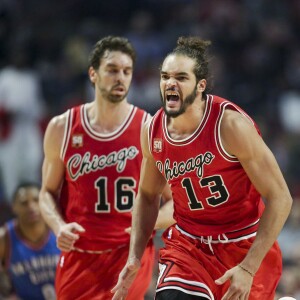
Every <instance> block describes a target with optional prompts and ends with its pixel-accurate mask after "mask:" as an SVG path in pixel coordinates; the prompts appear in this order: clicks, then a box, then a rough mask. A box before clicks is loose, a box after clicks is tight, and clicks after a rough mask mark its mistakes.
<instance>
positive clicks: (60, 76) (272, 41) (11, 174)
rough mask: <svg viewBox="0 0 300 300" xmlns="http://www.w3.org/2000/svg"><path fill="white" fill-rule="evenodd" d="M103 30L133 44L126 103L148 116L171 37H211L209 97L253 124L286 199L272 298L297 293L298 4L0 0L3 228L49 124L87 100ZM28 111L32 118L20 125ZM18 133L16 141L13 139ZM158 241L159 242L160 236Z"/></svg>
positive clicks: (271, 0)
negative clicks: (232, 106) (23, 78)
mask: <svg viewBox="0 0 300 300" xmlns="http://www.w3.org/2000/svg"><path fill="white" fill-rule="evenodd" d="M106 35H122V36H125V37H127V38H128V39H129V40H130V41H131V42H132V43H133V45H134V46H135V48H136V50H137V54H138V59H137V62H136V66H135V70H134V75H133V83H132V85H131V88H130V93H129V95H128V99H129V101H130V102H132V103H134V104H135V105H137V106H139V107H141V108H144V109H146V110H147V111H148V112H150V113H151V114H154V113H155V112H156V111H157V109H158V108H159V107H160V95H159V67H160V64H161V63H162V59H163V57H164V56H165V55H166V54H167V53H168V52H169V51H170V50H171V48H172V47H173V46H174V45H175V42H176V40H177V38H178V37H179V36H181V35H185V36H187V35H191V36H199V37H202V38H204V39H208V40H211V41H212V48H211V49H212V52H213V57H212V60H211V68H212V73H213V75H214V77H213V84H214V86H213V90H212V92H213V94H216V95H220V96H222V97H224V98H227V99H229V100H231V101H233V102H235V103H236V104H238V105H239V106H241V107H242V108H243V109H244V110H245V111H246V112H247V113H249V114H250V115H251V116H252V117H253V118H254V120H255V121H256V122H257V123H258V124H259V126H260V128H261V130H262V135H263V137H264V140H265V141H266V143H267V144H268V146H269V147H270V149H271V150H272V151H273V153H274V155H275V157H276V159H277V161H278V163H279V165H280V167H281V170H282V172H283V174H284V176H285V179H286V181H287V183H288V185H289V188H290V191H291V194H292V196H293V199H294V203H293V208H292V211H291V214H290V217H289V219H288V221H287V223H286V225H285V227H284V229H283V231H282V232H281V234H280V236H279V243H280V246H281V249H282V253H283V258H284V269H283V275H282V278H281V281H280V284H279V286H278V292H277V294H278V295H277V296H278V297H277V298H280V297H281V296H283V295H289V296H292V297H295V298H296V299H300V163H299V161H300V1H299V0H287V1H281V0H210V1H204V0H160V1H158V0H119V1H117V0H109V1H102V0H63V1H58V0H42V1H40V0H1V1H0V205H1V208H0V222H1V224H0V225H3V224H4V222H5V221H6V220H8V219H9V218H10V217H11V209H10V203H11V196H12V191H13V190H14V188H15V187H16V185H17V184H18V182H19V181H22V180H25V179H27V178H28V177H30V178H31V179H34V180H36V181H40V180H41V178H40V176H41V175H40V169H41V162H42V136H43V134H44V130H45V127H46V125H47V123H48V122H49V120H50V119H51V118H52V117H53V116H54V115H57V114H60V113H63V112H64V111H65V110H66V109H67V108H69V107H71V106H74V105H76V104H80V103H85V102H88V101H91V100H92V99H93V88H92V86H91V84H90V82H89V80H88V76H87V57H88V54H89V52H90V50H91V47H92V45H93V44H94V43H95V42H96V41H97V40H98V39H100V38H102V37H104V36H106ZM12 66H18V68H19V70H20V72H23V71H24V72H28V74H29V75H28V76H29V77H30V76H32V77H30V78H32V80H34V82H35V86H34V87H32V86H30V83H29V86H23V85H21V84H18V75H17V74H14V75H12V74H10V73H9V70H10V68H11V67H12ZM7 74H10V76H13V77H12V78H11V82H10V88H11V93H12V94H16V99H15V101H11V102H9V103H6V101H5V92H4V91H3V85H5V84H7V83H6V80H7ZM13 78H14V79H13ZM31 89H34V92H33V93H32V90H31ZM29 94H30V95H34V96H30V97H29ZM28 116H30V118H28V119H30V124H28V126H25V127H24V126H23V125H21V126H20V125H19V124H22V123H21V122H19V121H20V120H22V119H24V118H26V117H28ZM15 130H16V132H18V135H19V136H20V137H22V140H18V138H17V137H16V139H13V138H12V135H13V132H14V131H15ZM9 143H10V144H11V145H10V146H9V147H8V146H7V144H9ZM20 166H25V170H26V171H25V172H24V169H22V168H20ZM156 242H157V248H158V247H160V246H161V242H160V232H159V233H158V235H157V238H156ZM153 274H154V275H153V283H152V285H151V287H150V289H149V292H148V296H147V299H153V293H154V288H155V284H156V281H155V280H156V276H157V270H156V268H155V270H154V272H153ZM270 276H271V275H270ZM277 298H276V299H277ZM0 299H1V296H0Z"/></svg>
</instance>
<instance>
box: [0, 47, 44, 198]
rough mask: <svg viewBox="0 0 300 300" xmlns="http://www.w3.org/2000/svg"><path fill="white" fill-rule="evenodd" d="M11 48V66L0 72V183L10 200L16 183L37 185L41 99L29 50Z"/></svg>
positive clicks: (40, 143)
mask: <svg viewBox="0 0 300 300" xmlns="http://www.w3.org/2000/svg"><path fill="white" fill-rule="evenodd" d="M20 43H21V45H19V43H16V44H15V45H14V47H12V48H11V64H10V65H8V66H7V67H5V68H3V69H2V70H1V71H0V182H1V181H2V188H3V190H4V192H3V194H4V198H6V199H12V193H13V191H14V189H15V188H16V183H18V182H22V181H24V180H30V181H37V182H38V181H39V180H40V175H39V174H40V166H41V160H42V135H41V130H40V124H39V122H40V120H41V118H42V114H43V109H42V95H41V88H40V82H39V79H38V76H37V74H36V73H35V72H34V71H33V70H32V69H31V68H30V57H29V55H30V52H29V50H30V49H29V46H28V45H26V44H25V45H24V44H23V42H20Z"/></svg>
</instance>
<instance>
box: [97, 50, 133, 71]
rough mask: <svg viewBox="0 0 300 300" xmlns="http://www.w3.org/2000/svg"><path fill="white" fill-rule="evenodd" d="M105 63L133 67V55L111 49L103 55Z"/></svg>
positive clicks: (103, 62)
mask: <svg viewBox="0 0 300 300" xmlns="http://www.w3.org/2000/svg"><path fill="white" fill-rule="evenodd" d="M102 64H103V65H125V66H128V67H132V64H133V62H132V59H131V57H130V56H129V55H128V54H126V53H124V52H121V51H109V50H106V51H105V52H104V54H103V57H102Z"/></svg>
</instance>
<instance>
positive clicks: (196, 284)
mask: <svg viewBox="0 0 300 300" xmlns="http://www.w3.org/2000/svg"><path fill="white" fill-rule="evenodd" d="M168 281H175V282H176V281H177V282H181V283H185V284H188V285H191V286H196V287H201V288H204V289H205V290H207V292H208V293H209V296H208V295H207V294H204V293H201V292H196V291H191V290H188V289H185V288H182V287H178V286H171V285H170V286H165V287H162V288H159V289H156V291H157V292H160V291H163V290H167V289H172V290H173V289H175V290H179V291H182V292H184V293H186V294H189V295H194V296H201V297H204V298H207V299H209V300H214V299H215V298H214V295H213V293H212V292H211V290H210V289H209V287H208V286H207V285H206V284H204V283H201V282H198V281H192V280H186V279H182V278H179V277H166V278H165V279H164V280H163V282H168Z"/></svg>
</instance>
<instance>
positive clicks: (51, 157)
mask: <svg viewBox="0 0 300 300" xmlns="http://www.w3.org/2000/svg"><path fill="white" fill-rule="evenodd" d="M65 122H66V115H65V114H64V115H61V116H58V117H55V118H53V119H52V120H51V121H50V123H49V125H48V127H47V130H46V133H45V138H44V152H45V158H44V162H43V168H42V188H41V191H40V196H39V204H40V208H41V212H42V215H43V217H44V219H45V221H46V222H47V224H48V225H49V226H50V227H51V229H52V230H53V232H54V233H55V235H56V236H57V245H58V247H59V248H60V249H61V250H63V251H70V250H71V248H72V246H73V244H74V242H75V241H76V240H77V239H78V238H79V235H78V234H74V233H73V232H72V231H74V230H77V231H82V230H83V228H82V227H81V226H80V225H78V224H77V223H71V224H66V223H65V221H64V220H63V218H62V216H61V214H60V211H59V207H58V206H57V202H56V200H57V198H58V196H59V193H60V189H61V185H62V182H63V178H64V172H65V167H64V164H63V161H62V160H61V158H60V149H61V145H62V142H63V135H64V127H65Z"/></svg>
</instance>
